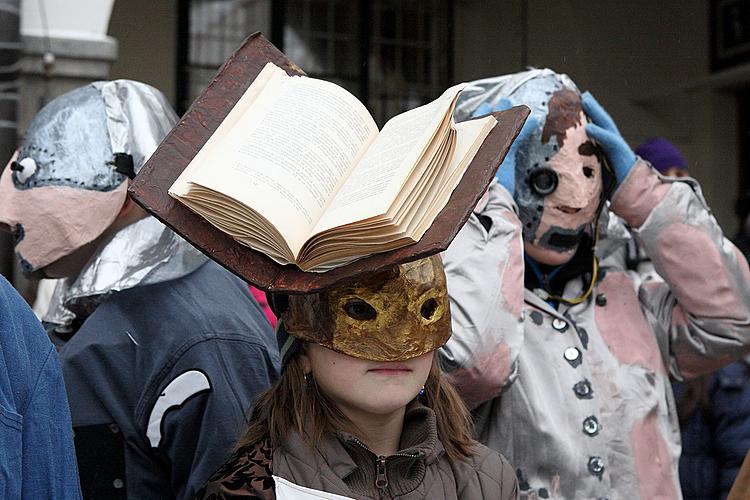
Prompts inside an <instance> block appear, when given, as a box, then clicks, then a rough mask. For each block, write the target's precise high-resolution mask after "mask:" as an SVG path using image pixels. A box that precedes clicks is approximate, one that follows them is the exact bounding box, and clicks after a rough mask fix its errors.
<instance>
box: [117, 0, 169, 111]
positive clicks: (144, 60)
mask: <svg viewBox="0 0 750 500" xmlns="http://www.w3.org/2000/svg"><path fill="white" fill-rule="evenodd" d="M108 34H109V35H110V36H112V37H114V38H116V39H117V41H118V43H119V57H118V59H117V62H115V64H113V65H112V68H111V70H110V77H111V78H113V79H114V78H128V79H131V80H138V81H141V82H145V83H148V84H150V85H153V86H154V87H156V88H158V89H159V90H161V91H162V92H163V93H164V95H166V96H167V98H168V99H169V101H170V102H171V103H172V104H173V105H174V103H175V88H176V80H175V78H176V73H177V72H176V68H177V0H158V1H153V0H117V1H116V2H115V6H114V9H113V10H112V17H111V19H110V22H109V33H108Z"/></svg>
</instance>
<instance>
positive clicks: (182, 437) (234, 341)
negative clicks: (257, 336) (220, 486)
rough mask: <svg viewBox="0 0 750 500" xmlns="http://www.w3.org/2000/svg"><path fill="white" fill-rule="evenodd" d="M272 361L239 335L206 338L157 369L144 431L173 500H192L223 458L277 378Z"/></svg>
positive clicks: (227, 455)
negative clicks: (160, 462) (161, 460)
mask: <svg viewBox="0 0 750 500" xmlns="http://www.w3.org/2000/svg"><path fill="white" fill-rule="evenodd" d="M275 361H276V360H275V359H273V358H272V356H271V355H270V354H269V352H268V349H267V348H266V347H265V346H263V345H261V344H255V343H252V342H248V341H247V337H245V336H241V335H233V334H211V335H206V337H205V338H204V339H203V340H202V341H199V342H197V343H195V344H193V345H192V346H191V347H190V348H188V349H187V350H186V351H185V352H184V353H183V354H182V355H180V356H179V358H177V359H176V361H175V362H174V363H173V364H171V366H168V367H167V369H165V370H162V373H163V374H164V376H163V377H162V378H161V379H160V380H159V381H158V383H156V384H154V385H152V387H151V389H156V391H153V396H152V397H151V398H149V399H148V403H147V404H146V405H145V407H144V409H145V412H144V417H145V419H144V420H145V425H144V432H145V433H146V437H147V439H148V441H149V443H150V444H151V446H152V447H153V448H155V449H156V450H158V453H159V454H161V455H162V456H163V458H164V460H165V463H166V464H167V466H168V467H169V469H170V474H169V476H170V477H171V480H172V491H173V492H174V493H175V498H176V499H180V500H183V499H184V500H187V499H190V498H193V495H194V494H195V492H196V491H197V490H198V489H199V488H200V487H201V486H203V484H204V483H205V482H206V481H207V480H208V478H209V477H210V476H211V474H213V473H214V472H215V471H216V470H217V469H218V468H219V467H220V466H221V465H222V464H223V463H224V462H225V461H226V460H227V459H228V458H229V456H230V454H231V451H232V448H233V446H234V444H235V443H236V441H237V439H238V438H239V437H240V435H241V434H242V433H243V432H244V430H245V427H246V425H247V417H248V416H249V415H248V412H249V410H250V409H251V406H252V404H253V402H254V400H255V398H257V396H258V395H259V394H261V393H262V392H263V391H265V390H266V389H268V388H269V387H270V385H271V383H272V382H273V381H274V380H275V379H276V377H277V369H276V363H275ZM147 392H149V390H147Z"/></svg>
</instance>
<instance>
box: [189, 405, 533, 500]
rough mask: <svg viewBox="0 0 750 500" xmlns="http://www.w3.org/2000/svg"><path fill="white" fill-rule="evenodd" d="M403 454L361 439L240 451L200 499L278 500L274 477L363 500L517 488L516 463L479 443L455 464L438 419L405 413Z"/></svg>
mask: <svg viewBox="0 0 750 500" xmlns="http://www.w3.org/2000/svg"><path fill="white" fill-rule="evenodd" d="M401 444H402V450H401V451H399V452H398V453H397V454H395V455H391V456H388V457H378V456H376V455H375V454H374V453H372V452H371V451H370V450H369V449H368V448H367V447H366V446H365V445H364V444H363V443H361V442H360V441H359V440H358V439H356V438H355V437H353V436H351V435H348V434H344V433H338V434H337V435H333V434H328V435H326V436H325V437H324V438H323V439H322V440H321V441H320V442H319V443H318V445H317V446H316V447H315V449H314V450H312V449H310V447H308V446H307V445H306V444H305V443H304V442H303V440H302V439H301V438H300V437H299V436H297V435H294V436H292V438H291V439H289V440H287V442H286V443H285V444H284V445H283V446H280V447H278V448H276V449H274V450H271V449H270V448H268V447H267V446H266V447H263V446H260V447H259V446H257V445H255V446H249V447H245V448H241V449H239V450H238V451H237V452H236V453H235V455H234V456H233V457H232V458H231V459H230V460H229V462H228V463H227V464H226V465H225V466H224V467H222V469H221V470H219V471H218V472H217V473H216V474H215V475H214V477H212V478H211V480H210V481H209V483H208V484H207V485H206V487H205V488H204V489H203V490H202V491H201V492H199V494H198V496H197V497H196V498H203V499H209V498H210V499H214V500H218V499H223V498H263V499H267V500H268V499H274V498H275V493H274V481H273V479H272V477H271V476H272V475H273V476H277V477H280V478H283V479H286V480H288V481H290V482H292V483H295V484H298V485H301V486H304V487H307V488H312V489H315V490H321V491H326V492H328V493H334V494H337V495H342V496H345V497H350V498H357V499H404V500H413V499H414V500H415V499H429V500H448V499H456V500H458V499H460V500H478V499H483V498H487V499H493V500H510V499H515V498H518V484H517V480H516V477H515V473H514V472H513V469H512V468H511V466H510V464H508V462H507V461H506V460H505V459H504V458H503V457H501V456H500V455H499V454H498V453H496V452H494V451H491V450H490V449H488V448H486V447H484V446H482V445H479V444H477V447H476V452H477V454H476V455H475V456H474V457H473V458H472V459H471V460H470V461H468V462H457V463H454V462H451V461H450V460H448V458H447V457H446V455H445V450H444V449H443V445H442V444H441V442H440V440H439V439H438V438H437V429H436V426H435V414H434V412H433V411H432V410H431V409H429V408H427V407H425V406H423V405H421V404H419V403H416V402H415V403H412V404H410V405H409V407H407V413H406V416H405V421H404V429H403V433H402V443H401Z"/></svg>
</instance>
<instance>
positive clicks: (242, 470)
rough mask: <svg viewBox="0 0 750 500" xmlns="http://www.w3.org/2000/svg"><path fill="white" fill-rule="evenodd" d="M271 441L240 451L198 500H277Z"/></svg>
mask: <svg viewBox="0 0 750 500" xmlns="http://www.w3.org/2000/svg"><path fill="white" fill-rule="evenodd" d="M272 457H273V449H272V448H271V446H270V444H269V442H268V440H264V441H262V442H260V443H256V444H254V445H248V446H243V447H241V448H239V449H238V450H237V451H236V452H234V454H233V455H232V458H230V459H229V460H228V461H227V463H225V464H224V465H223V466H222V467H221V469H219V470H218V471H216V473H215V474H214V475H213V476H211V479H209V481H208V482H207V483H206V484H205V485H204V486H203V488H201V489H200V490H199V491H198V493H196V495H195V500H229V499H238V498H246V499H254V500H274V499H275V498H276V494H275V490H274V480H273V470H272V465H273V459H272Z"/></svg>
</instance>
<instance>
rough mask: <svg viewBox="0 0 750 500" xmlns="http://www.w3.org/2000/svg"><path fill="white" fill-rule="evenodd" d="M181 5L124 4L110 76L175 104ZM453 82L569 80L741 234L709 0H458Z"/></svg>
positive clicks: (732, 130)
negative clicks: (516, 77)
mask: <svg viewBox="0 0 750 500" xmlns="http://www.w3.org/2000/svg"><path fill="white" fill-rule="evenodd" d="M176 4H177V0H162V1H159V2H152V1H149V0H127V1H125V0H118V1H116V2H115V6H114V11H113V13H112V19H111V21H110V27H109V34H110V35H111V36H113V37H115V38H116V39H117V41H118V42H119V59H118V61H117V62H116V63H115V64H114V65H113V67H112V70H111V76H112V77H113V78H133V79H137V80H142V81H145V82H148V83H151V84H152V85H154V86H156V87H158V88H160V89H161V90H162V91H163V92H164V93H165V94H166V95H167V96H168V97H169V98H170V99H171V100H172V101H173V102H174V89H175V83H176V82H175V66H176V53H175V49H176V39H177V34H176V25H177V15H176V11H177V8H176ZM454 5H455V8H454V9H455V12H454V14H455V15H454V44H455V46H454V72H453V74H454V79H455V80H456V81H467V80H472V79H476V78H481V77H486V76H492V75H497V74H503V73H508V72H514V71H520V70H522V69H523V68H524V66H525V64H528V65H531V66H535V67H545V66H546V67H550V68H553V69H555V70H556V71H559V72H565V73H568V74H569V75H570V76H571V77H572V78H573V79H574V80H575V81H576V82H577V83H578V85H579V87H580V88H581V89H582V90H590V91H591V92H592V93H594V95H596V96H597V98H598V99H599V101H600V102H601V103H602V104H603V105H604V106H605V108H606V109H607V110H608V111H609V112H610V113H611V114H612V115H613V117H614V118H615V120H616V121H617V123H618V125H619V126H620V129H621V131H622V133H623V135H624V136H625V138H626V139H627V140H628V141H629V142H630V143H631V144H632V145H633V146H636V145H637V144H639V143H640V142H642V141H643V140H645V139H647V138H649V137H652V136H656V135H662V136H665V137H667V138H668V139H670V140H672V141H673V142H675V143H676V144H677V145H678V147H680V148H681V149H682V150H683V152H684V153H685V156H686V158H687V160H688V162H689V163H690V170H691V172H692V174H693V175H694V176H695V177H696V178H697V179H698V180H699V181H700V182H701V185H702V188H703V191H704V194H705V196H706V198H707V199H708V202H709V204H710V205H711V207H712V209H713V211H714V213H715V215H716V217H717V219H718V220H719V222H720V223H721V224H722V226H723V227H724V229H725V231H727V233H728V234H732V233H733V232H734V230H735V229H736V227H737V221H736V220H735V218H734V215H733V208H732V207H733V204H734V200H735V199H736V196H737V194H738V193H737V192H736V190H737V187H736V179H737V161H738V158H737V149H738V148H737V135H738V134H737V117H736V110H735V107H736V104H735V96H734V94H733V93H732V90H731V89H726V88H718V87H717V86H716V85H714V84H713V83H712V78H711V77H710V72H709V26H708V23H709V22H708V18H709V10H708V9H709V4H708V2H705V1H703V0H669V1H663V2H651V1H647V0H631V1H628V2H622V1H621V0H600V1H598V2H589V1H584V0H568V1H565V2H562V1H559V2H549V1H546V0H503V1H502V2H500V1H497V0H496V1H492V2H488V1H482V0H456V1H455V4H454Z"/></svg>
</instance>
